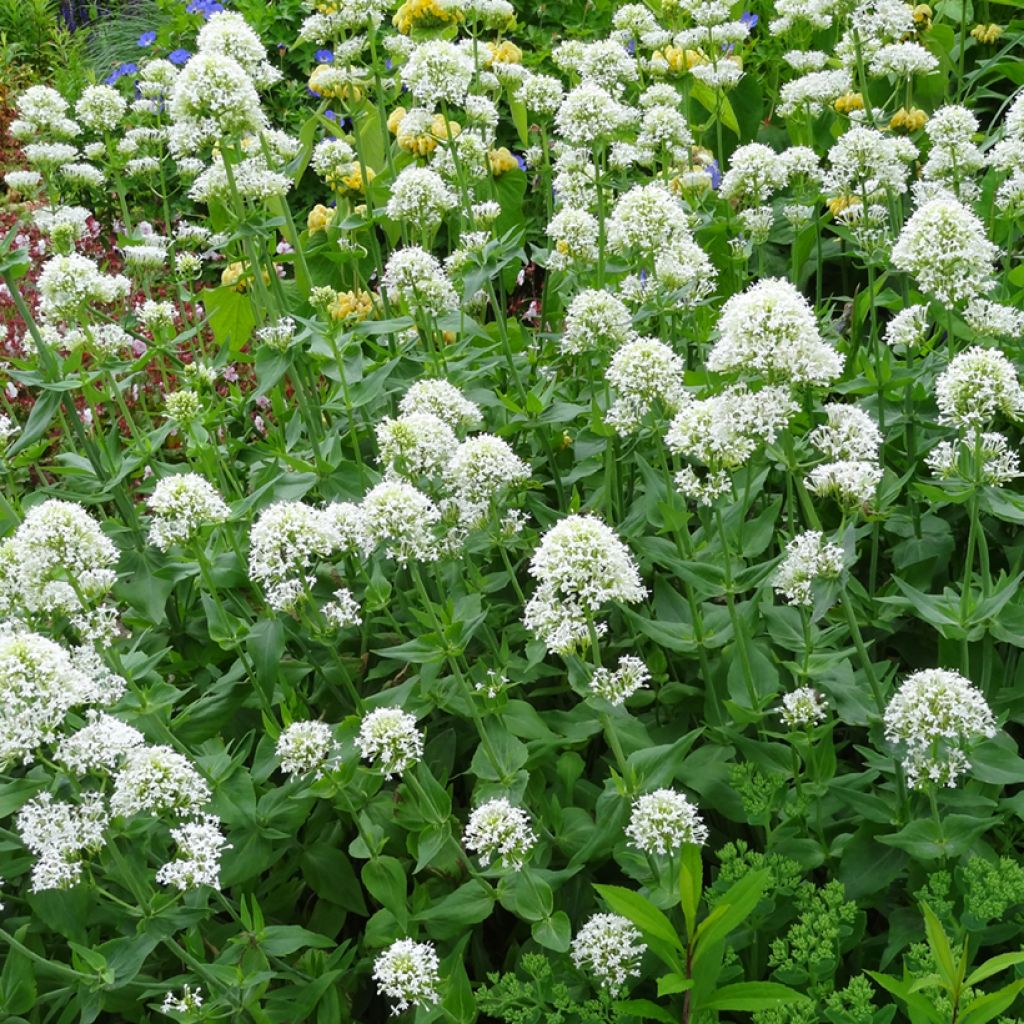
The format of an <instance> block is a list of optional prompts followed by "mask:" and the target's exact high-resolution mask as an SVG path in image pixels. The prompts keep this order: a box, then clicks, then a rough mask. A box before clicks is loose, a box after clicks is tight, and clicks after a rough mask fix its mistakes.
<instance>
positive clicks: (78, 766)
mask: <svg viewBox="0 0 1024 1024" xmlns="http://www.w3.org/2000/svg"><path fill="white" fill-rule="evenodd" d="M86 718H87V722H86V724H85V725H84V726H82V728H81V729H79V730H78V731H77V732H74V733H72V734H71V735H70V736H65V737H64V738H63V739H62V740H61V741H60V743H59V745H58V746H57V751H56V753H55V754H54V759H55V760H56V761H57V762H58V763H59V764H63V765H67V767H68V768H69V769H70V770H71V771H73V772H74V773H75V774H76V775H84V774H86V772H91V771H107V772H111V771H113V770H114V769H115V768H117V767H118V765H119V764H120V763H121V761H122V759H123V758H124V756H125V754H127V753H128V751H129V750H134V749H135V748H136V747H141V746H143V745H144V744H145V742H146V738H145V736H143V735H142V733H141V732H139V730H138V729H136V728H134V727H133V726H130V725H129V724H128V723H127V722H122V721H121V720H120V719H119V718H114V716H113V715H108V714H107V713H106V712H102V711H96V710H95V709H93V708H90V709H89V710H88V711H87V712H86Z"/></svg>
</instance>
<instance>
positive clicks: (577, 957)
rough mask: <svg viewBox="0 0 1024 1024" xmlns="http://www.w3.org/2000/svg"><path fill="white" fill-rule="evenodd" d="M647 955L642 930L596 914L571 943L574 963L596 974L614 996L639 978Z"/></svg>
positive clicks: (626, 921)
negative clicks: (643, 959)
mask: <svg viewBox="0 0 1024 1024" xmlns="http://www.w3.org/2000/svg"><path fill="white" fill-rule="evenodd" d="M646 952H647V944H646V943H645V942H644V941H643V936H642V935H641V934H640V932H639V930H638V929H637V928H636V927H635V926H634V925H633V924H631V923H630V922H629V921H628V920H626V918H624V917H620V916H619V915H618V914H595V915H594V916H593V917H591V918H590V920H589V921H587V923H586V924H584V925H583V927H582V928H580V930H579V931H578V932H577V933H576V935H575V937H574V938H573V940H572V962H573V963H574V964H575V965H576V966H577V967H579V968H582V969H583V970H586V971H589V972H590V973H591V974H593V975H594V977H596V978H597V980H598V982H599V983H600V984H601V986H602V987H603V988H606V989H607V990H608V991H609V992H610V993H611V994H612V995H613V996H617V995H618V994H619V993H620V992H621V991H622V989H623V988H624V987H625V985H626V983H627V982H628V981H629V979H630V978H637V977H639V976H640V961H641V959H642V958H643V955H644V953H646Z"/></svg>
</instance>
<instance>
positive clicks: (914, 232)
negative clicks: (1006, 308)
mask: <svg viewBox="0 0 1024 1024" xmlns="http://www.w3.org/2000/svg"><path fill="white" fill-rule="evenodd" d="M998 252H999V250H998V249H997V248H996V246H994V245H993V244H992V243H991V242H990V241H989V240H988V238H987V237H986V236H985V227H984V225H983V224H982V223H981V221H980V220H979V219H978V218H977V216H975V214H974V213H972V212H971V211H970V210H968V209H967V207H966V206H963V205H962V204H961V203H960V202H958V201H957V200H956V199H954V198H952V197H951V196H949V197H943V198H937V199H932V200H930V201H929V202H927V203H925V204H924V205H923V206H921V207H919V208H918V209H917V210H916V211H915V212H914V214H913V216H912V217H911V218H910V220H908V221H907V223H906V224H905V225H904V226H903V230H902V231H901V232H900V236H899V238H898V239H897V241H896V245H895V246H893V250H892V262H893V266H894V267H896V269H897V270H904V271H906V272H907V273H908V274H911V275H913V277H914V279H915V280H916V281H917V283H918V285H920V287H921V289H922V290H923V291H926V292H930V293H931V294H932V295H934V296H935V297H936V298H937V299H938V300H939V301H940V302H943V303H945V304H946V305H947V306H952V305H955V304H957V303H959V302H966V301H968V300H970V299H974V298H977V296H978V295H980V294H981V293H983V292H987V291H988V290H989V289H990V288H991V287H992V282H993V278H992V263H993V261H994V260H995V258H996V256H997V255H998Z"/></svg>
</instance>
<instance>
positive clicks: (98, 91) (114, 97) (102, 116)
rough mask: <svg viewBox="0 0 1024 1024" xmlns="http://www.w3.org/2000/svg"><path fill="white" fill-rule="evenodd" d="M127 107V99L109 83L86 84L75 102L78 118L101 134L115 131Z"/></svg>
mask: <svg viewBox="0 0 1024 1024" xmlns="http://www.w3.org/2000/svg"><path fill="white" fill-rule="evenodd" d="M127 109H128V102H127V100H125V98H124V97H123V96H122V95H121V94H120V93H119V92H118V91H117V90H116V89H114V88H112V87H111V86H109V85H89V86H86V88H85V89H83V90H82V96H81V98H80V99H79V101H78V103H77V104H75V114H76V115H77V117H78V120H79V121H81V122H82V124H84V125H85V126H86V128H91V129H92V130H93V131H94V132H100V133H101V134H102V133H106V132H112V131H115V130H116V129H117V126H118V125H119V124H120V123H121V119H122V118H123V117H124V115H125V111H126V110H127Z"/></svg>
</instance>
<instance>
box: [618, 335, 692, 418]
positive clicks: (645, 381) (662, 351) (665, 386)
mask: <svg viewBox="0 0 1024 1024" xmlns="http://www.w3.org/2000/svg"><path fill="white" fill-rule="evenodd" d="M685 369H686V368H685V365H684V363H683V360H682V358H681V357H680V356H678V355H677V354H676V353H675V352H673V351H672V349H670V348H669V347H668V345H666V344H665V343H664V342H661V341H658V339H657V338H636V339H634V340H633V341H628V342H626V344H624V345H623V346H622V347H621V348H619V349H618V351H616V353H615V355H613V356H612V361H611V364H610V365H609V367H608V369H607V371H606V372H605V379H606V380H607V381H608V383H609V384H610V385H611V386H612V387H613V388H614V389H615V401H614V402H613V403H612V404H611V405H610V406H609V408H608V411H607V412H606V413H605V417H604V418H605V422H606V423H607V424H608V425H609V426H612V427H614V428H615V430H616V431H618V433H620V434H622V435H627V434H630V433H632V432H633V431H635V430H637V429H639V427H640V426H641V424H642V423H643V420H644V418H645V417H646V416H647V414H648V413H649V412H650V411H651V409H652V408H653V407H654V406H655V404H656V403H660V404H661V406H662V407H663V408H664V409H665V411H666V412H669V413H674V412H676V411H677V410H678V409H679V408H680V406H682V405H683V404H684V403H685V402H686V401H687V399H688V398H689V394H688V393H687V391H686V388H685V385H684V375H685Z"/></svg>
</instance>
